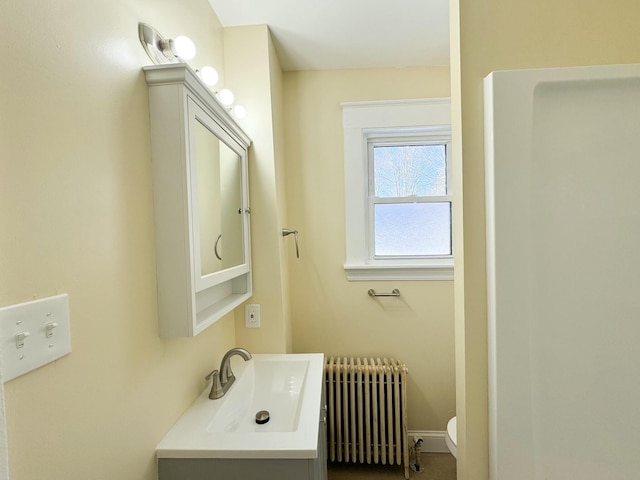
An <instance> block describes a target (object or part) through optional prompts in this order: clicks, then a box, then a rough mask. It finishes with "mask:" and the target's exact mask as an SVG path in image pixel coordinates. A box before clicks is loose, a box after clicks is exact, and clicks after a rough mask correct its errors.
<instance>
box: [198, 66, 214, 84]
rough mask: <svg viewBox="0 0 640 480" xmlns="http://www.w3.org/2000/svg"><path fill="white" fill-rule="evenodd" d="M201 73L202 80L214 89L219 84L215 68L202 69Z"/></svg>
mask: <svg viewBox="0 0 640 480" xmlns="http://www.w3.org/2000/svg"><path fill="white" fill-rule="evenodd" d="M199 73H200V78H201V79H202V81H203V82H204V83H205V84H206V85H209V86H210V87H213V86H214V85H215V84H216V83H218V72H216V69H215V68H213V67H209V66H206V67H202V69H201V70H200V72H199Z"/></svg>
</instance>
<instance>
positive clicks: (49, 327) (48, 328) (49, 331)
mask: <svg viewBox="0 0 640 480" xmlns="http://www.w3.org/2000/svg"><path fill="white" fill-rule="evenodd" d="M57 326H58V324H57V323H56V322H51V323H47V324H46V325H45V326H44V331H45V336H46V337H47V338H51V337H53V330H54V329H55V328H56V327H57Z"/></svg>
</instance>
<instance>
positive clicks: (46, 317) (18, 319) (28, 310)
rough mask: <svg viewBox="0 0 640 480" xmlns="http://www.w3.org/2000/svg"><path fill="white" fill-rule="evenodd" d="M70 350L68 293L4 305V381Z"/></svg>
mask: <svg viewBox="0 0 640 480" xmlns="http://www.w3.org/2000/svg"><path fill="white" fill-rule="evenodd" d="M70 352H71V326H70V322H69V296H68V295H67V294H63V295H56V296H55V297H48V298H43V299H40V300H34V301H31V302H26V303H20V304H18V305H11V306H8V307H3V308H0V355H1V356H2V379H3V381H5V382H7V381H9V380H12V379H14V378H16V377H19V376H20V375H24V374H25V373H27V372H30V371H31V370H35V369H36V368H38V367H41V366H43V365H46V364H47V363H50V362H53V361H54V360H57V359H58V358H60V357H63V356H65V355H67V354H68V353H70Z"/></svg>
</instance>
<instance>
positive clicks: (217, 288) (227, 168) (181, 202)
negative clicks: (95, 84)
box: [144, 63, 252, 337]
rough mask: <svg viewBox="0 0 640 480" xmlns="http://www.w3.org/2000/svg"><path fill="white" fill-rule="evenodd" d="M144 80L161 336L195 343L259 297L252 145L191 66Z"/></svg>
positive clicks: (157, 68) (159, 68)
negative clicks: (253, 247) (254, 281)
mask: <svg viewBox="0 0 640 480" xmlns="http://www.w3.org/2000/svg"><path fill="white" fill-rule="evenodd" d="M144 73H145V76H146V80H147V84H148V85H149V108H150V116H151V153H152V168H153V197H154V220H155V239H156V270H157V285H158V317H159V322H160V335H161V336H163V337H176V336H182V337H185V336H194V335H197V334H198V333H200V332H202V331H203V330H204V329H205V328H207V327H208V326H210V325H211V324H213V323H214V322H215V321H216V320H218V319H219V318H221V317H222V316H223V315H225V314H227V313H228V312H230V311H231V310H232V309H233V308H235V307H237V306H238V305H240V304H241V303H242V302H244V301H245V300H247V299H248V298H250V297H251V293H252V290H251V258H250V257H251V256H250V233H249V213H250V208H249V194H248V179H247V175H248V174H247V170H248V165H247V155H248V149H249V146H250V143H251V140H250V139H249V137H248V136H247V135H246V134H245V133H244V131H243V130H242V129H241V128H240V127H239V126H238V124H237V123H236V122H235V120H234V119H233V118H232V117H231V115H230V114H229V113H228V112H227V110H226V109H225V107H223V106H222V105H221V104H220V103H219V102H218V101H217V100H216V99H215V98H214V95H213V93H212V92H211V91H210V90H209V89H208V88H207V86H206V85H205V84H204V83H203V82H202V81H201V80H200V79H199V78H198V76H197V75H196V73H195V72H194V71H193V70H191V68H190V67H189V66H188V65H186V64H184V63H176V64H168V65H154V66H149V67H144Z"/></svg>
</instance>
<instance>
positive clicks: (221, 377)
mask: <svg viewBox="0 0 640 480" xmlns="http://www.w3.org/2000/svg"><path fill="white" fill-rule="evenodd" d="M234 355H240V356H241V357H242V358H243V359H244V361H245V362H246V361H247V360H250V359H251V354H250V353H249V352H248V351H247V350H245V349H244V348H232V349H231V350H229V351H228V352H227V353H225V354H224V357H222V362H220V370H214V371H213V372H211V373H210V374H209V375H207V376H206V379H207V380H211V379H213V384H212V385H211V392H209V398H210V399H211V400H215V399H217V398H220V397H222V396H224V394H225V393H227V390H229V387H231V385H233V382H235V380H236V377H235V375H234V374H233V372H232V371H231V357H233V356H234Z"/></svg>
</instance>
